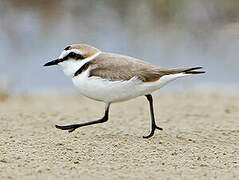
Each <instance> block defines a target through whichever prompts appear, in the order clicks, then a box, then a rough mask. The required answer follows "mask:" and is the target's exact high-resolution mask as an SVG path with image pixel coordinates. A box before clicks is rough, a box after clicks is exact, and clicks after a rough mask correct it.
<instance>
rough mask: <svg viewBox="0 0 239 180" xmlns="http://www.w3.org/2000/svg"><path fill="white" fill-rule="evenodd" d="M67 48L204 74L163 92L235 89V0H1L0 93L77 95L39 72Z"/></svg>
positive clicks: (57, 74)
mask: <svg viewBox="0 0 239 180" xmlns="http://www.w3.org/2000/svg"><path fill="white" fill-rule="evenodd" d="M72 43H87V44H90V45H93V46H95V47H97V48H99V49H100V50H102V51H107V52H114V53H121V54H125V55H129V56H133V57H137V58H140V59H143V60H146V61H149V62H150V63H153V64H155V65H158V66H162V67H191V66H203V67H204V68H205V70H206V71H207V74H205V75H202V76H198V77H196V78H186V80H185V79H184V80H182V79H181V80H178V81H177V82H176V81H175V82H173V83H171V84H170V86H168V87H165V88H164V90H170V91H174V90H184V89H185V88H186V89H187V88H188V89H192V88H193V89H196V90H211V89H212V90H220V91H231V90H233V91H234V90H238V82H239V71H238V65H239V1H238V0H210V1H207V0H120V1H119V0H87V1H86V0H38V1H32V0H0V91H2V92H4V91H8V92H11V93H46V92H54V91H58V92H73V93H74V92H76V90H75V88H74V87H73V85H72V83H71V80H69V79H68V78H67V77H65V76H64V74H63V73H62V72H61V70H60V68H59V67H51V68H50V67H48V68H44V67H43V64H44V63H46V62H47V61H49V60H52V59H54V58H56V57H58V56H59V54H60V53H61V51H62V50H63V49H64V48H65V47H66V46H67V45H69V44H72Z"/></svg>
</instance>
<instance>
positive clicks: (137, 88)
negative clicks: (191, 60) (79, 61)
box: [72, 70, 185, 102]
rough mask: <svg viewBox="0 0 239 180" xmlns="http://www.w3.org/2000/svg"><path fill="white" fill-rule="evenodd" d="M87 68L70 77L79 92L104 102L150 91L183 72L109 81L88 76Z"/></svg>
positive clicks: (180, 75) (125, 98)
mask: <svg viewBox="0 0 239 180" xmlns="http://www.w3.org/2000/svg"><path fill="white" fill-rule="evenodd" d="M88 74H89V70H86V71H85V72H83V73H81V74H80V75H79V76H76V77H74V78H72V81H73V83H74V85H75V86H76V87H77V88H78V89H79V92H80V93H81V94H82V95H84V96H87V97H89V98H91V99H95V100H98V101H104V102H117V101H124V100H128V99H132V98H135V97H137V96H142V95H145V94H149V93H152V92H153V91H155V90H157V89H159V88H161V87H163V86H164V85H166V84H167V83H168V82H170V81H172V80H174V79H176V78H178V77H182V76H185V74H181V73H180V74H177V75H176V74H175V75H167V76H164V77H162V78H160V80H158V81H155V82H142V81H141V80H139V79H137V78H136V77H133V78H132V79H130V80H128V81H110V80H107V79H102V78H100V77H95V76H93V77H88Z"/></svg>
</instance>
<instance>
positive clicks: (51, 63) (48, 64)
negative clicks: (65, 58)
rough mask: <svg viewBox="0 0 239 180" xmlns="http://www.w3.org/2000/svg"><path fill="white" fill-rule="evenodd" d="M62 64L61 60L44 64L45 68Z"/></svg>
mask: <svg viewBox="0 0 239 180" xmlns="http://www.w3.org/2000/svg"><path fill="white" fill-rule="evenodd" d="M60 62H62V60H61V59H56V60H53V61H50V62H48V63H46V64H44V66H53V65H57V64H58V63H60Z"/></svg>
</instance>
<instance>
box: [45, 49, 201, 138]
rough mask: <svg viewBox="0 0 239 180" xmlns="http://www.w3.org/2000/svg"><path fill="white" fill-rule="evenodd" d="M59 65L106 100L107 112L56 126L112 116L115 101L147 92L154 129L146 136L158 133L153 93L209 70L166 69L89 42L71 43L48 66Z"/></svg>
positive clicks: (78, 83)
mask: <svg viewBox="0 0 239 180" xmlns="http://www.w3.org/2000/svg"><path fill="white" fill-rule="evenodd" d="M52 65H59V66H60V67H61V68H62V70H63V72H64V73H65V75H67V76H69V77H70V78H72V81H73V84H74V85H75V86H76V87H77V88H78V89H79V92H80V93H81V94H82V95H84V96H87V97H89V98H91V99H94V100H97V101H103V102H105V104H106V105H105V112H104V116H103V117H102V118H101V119H99V120H95V121H89V122H85V123H80V124H72V125H66V126H58V125H56V128H58V129H62V130H68V131H69V132H73V131H74V130H75V129H77V128H79V127H83V126H88V125H92V124H97V123H103V122H106V121H107V120H108V114H109V107H110V104H111V103H114V102H119V101H124V100H129V99H132V98H135V97H138V96H146V98H147V100H148V101H149V107H150V115H151V127H152V128H151V132H150V134H149V135H147V136H143V137H144V138H149V137H152V136H153V135H154V131H155V130H156V129H158V130H163V129H162V128H161V127H158V126H157V125H156V123H155V119H154V110H153V98H152V95H151V93H152V92H153V91H155V90H158V89H160V88H161V87H163V86H165V85H166V84H167V83H169V82H170V81H173V80H175V79H177V78H179V77H183V76H188V75H192V74H201V73H205V72H204V71H197V70H198V69H201V68H202V67H193V68H174V69H166V68H160V67H157V66H154V65H151V64H149V63H147V62H144V61H142V60H139V59H136V58H133V57H129V56H124V55H120V54H113V53H106V52H101V51H100V50H99V49H97V48H95V47H92V46H89V45H86V44H73V45H70V46H67V47H66V48H65V49H64V50H63V52H62V53H61V55H60V56H59V58H58V59H56V60H53V61H50V62H48V63H46V64H45V65H44V66H52Z"/></svg>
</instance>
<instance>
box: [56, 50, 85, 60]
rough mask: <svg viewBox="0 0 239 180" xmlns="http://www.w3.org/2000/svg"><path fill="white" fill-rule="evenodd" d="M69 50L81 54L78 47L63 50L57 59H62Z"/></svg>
mask: <svg viewBox="0 0 239 180" xmlns="http://www.w3.org/2000/svg"><path fill="white" fill-rule="evenodd" d="M71 52H74V53H76V54H82V52H81V51H80V50H78V49H70V50H63V51H62V53H61V54H60V56H59V59H63V58H64V57H66V56H67V55H68V54H69V53H71Z"/></svg>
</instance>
